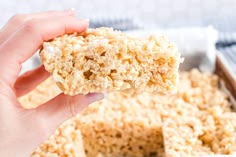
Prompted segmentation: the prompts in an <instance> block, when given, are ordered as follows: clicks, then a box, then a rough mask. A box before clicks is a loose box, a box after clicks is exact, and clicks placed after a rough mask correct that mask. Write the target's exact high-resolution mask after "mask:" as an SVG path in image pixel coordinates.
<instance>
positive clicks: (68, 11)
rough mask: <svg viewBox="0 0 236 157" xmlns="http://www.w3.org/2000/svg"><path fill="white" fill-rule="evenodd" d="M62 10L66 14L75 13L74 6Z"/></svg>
mask: <svg viewBox="0 0 236 157" xmlns="http://www.w3.org/2000/svg"><path fill="white" fill-rule="evenodd" d="M64 11H65V12H66V13H68V14H71V15H75V8H70V9H66V10H64Z"/></svg>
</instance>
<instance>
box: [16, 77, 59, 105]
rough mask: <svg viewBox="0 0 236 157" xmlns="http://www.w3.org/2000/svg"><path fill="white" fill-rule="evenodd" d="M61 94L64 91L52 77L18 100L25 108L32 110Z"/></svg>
mask: <svg viewBox="0 0 236 157" xmlns="http://www.w3.org/2000/svg"><path fill="white" fill-rule="evenodd" d="M48 89H50V90H48ZM60 93H62V91H61V90H60V89H59V88H58V86H56V83H55V82H54V81H52V78H51V77H50V78H48V79H47V80H45V81H44V82H43V83H41V84H40V85H38V86H37V87H36V88H35V89H34V90H32V91H31V92H30V93H28V94H27V95H26V96H22V97H20V98H19V99H18V100H19V102H20V103H21V104H22V106H23V107H24V108H27V109H30V108H35V107H37V106H39V105H41V104H43V103H45V102H47V101H49V100H50V99H52V98H54V97H55V96H57V95H59V94H60Z"/></svg>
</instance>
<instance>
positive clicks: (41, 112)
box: [36, 93, 104, 136]
mask: <svg viewBox="0 0 236 157" xmlns="http://www.w3.org/2000/svg"><path fill="white" fill-rule="evenodd" d="M103 98H104V96H103V94H101V93H91V94H87V95H81V94H79V95H76V96H68V95H64V94H60V95H58V96H56V97H55V98H53V99H51V100H50V101H48V102H46V103H45V104H43V105H40V106H39V107H38V108H36V110H37V116H39V117H38V118H40V119H41V121H43V125H44V127H43V128H45V127H46V128H45V129H46V130H45V134H48V135H46V136H49V135H50V134H52V133H53V132H54V131H55V130H56V128H58V126H59V125H60V124H61V123H63V122H64V121H66V120H67V119H69V118H71V117H73V116H75V115H76V114H77V113H79V112H81V111H82V110H83V109H84V108H85V107H86V106H87V105H88V104H90V103H93V102H95V101H98V100H101V99H103Z"/></svg>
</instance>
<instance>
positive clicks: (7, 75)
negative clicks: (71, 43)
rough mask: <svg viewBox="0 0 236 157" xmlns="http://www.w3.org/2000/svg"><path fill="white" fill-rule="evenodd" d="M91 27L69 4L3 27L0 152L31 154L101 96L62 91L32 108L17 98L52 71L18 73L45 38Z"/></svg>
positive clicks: (0, 40)
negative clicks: (71, 94) (65, 93)
mask: <svg viewBox="0 0 236 157" xmlns="http://www.w3.org/2000/svg"><path fill="white" fill-rule="evenodd" d="M87 27H88V21H85V20H78V19H77V18H76V17H75V13H74V11H73V10H66V11H49V12H43V13H34V14H22V15H16V16H14V17H12V18H11V19H10V20H9V21H8V23H7V24H6V25H5V26H4V27H3V28H2V29H1V30H0V125H1V127H0V137H1V142H0V156H7V157H16V156H17V157H26V156H30V154H31V153H32V152H33V151H34V150H35V149H36V148H37V147H38V146H39V145H40V144H41V143H42V142H43V141H44V140H46V139H47V138H48V137H49V136H50V135H51V134H53V132H54V131H55V129H56V128H57V127H58V126H59V125H60V124H61V123H62V122H64V121H65V120H67V119H69V118H71V117H73V116H74V113H79V112H80V111H81V110H82V109H83V108H84V107H86V106H87V105H88V104H90V103H92V102H94V101H97V100H100V99H102V98H103V94H100V93H93V94H88V95H81V94H79V95H76V96H73V97H71V96H67V95H64V94H60V95H58V96H56V97H55V98H53V99H51V100H49V101H48V102H46V103H45V104H41V105H40V106H39V107H37V108H35V109H30V110H29V109H28V110H27V109H24V108H22V107H21V104H20V103H19V102H18V100H17V98H18V97H20V96H23V95H25V94H27V93H29V92H30V91H31V90H33V89H34V88H35V87H36V86H37V85H38V84H40V83H41V82H43V81H44V80H45V79H46V78H48V77H49V73H48V72H47V71H46V70H45V69H44V67H43V66H40V67H38V68H37V69H35V70H32V71H29V72H27V73H25V74H23V75H21V76H19V73H20V70H21V65H22V63H23V62H24V61H26V60H27V59H29V58H30V57H31V56H32V55H33V54H34V53H35V52H36V51H37V50H38V49H39V48H40V47H41V45H42V43H43V41H48V40H50V39H53V38H55V37H57V36H60V35H62V34H65V33H72V32H83V31H85V30H86V29H87ZM71 109H73V112H74V113H72V112H71Z"/></svg>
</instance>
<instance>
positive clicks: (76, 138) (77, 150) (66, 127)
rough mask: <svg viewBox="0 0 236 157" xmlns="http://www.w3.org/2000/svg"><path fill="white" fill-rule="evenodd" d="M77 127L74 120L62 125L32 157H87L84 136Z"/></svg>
mask: <svg viewBox="0 0 236 157" xmlns="http://www.w3.org/2000/svg"><path fill="white" fill-rule="evenodd" d="M76 126H77V125H76V123H75V122H74V121H73V120H70V121H67V122H65V123H64V124H62V125H61V126H60V128H58V129H57V130H56V131H55V133H54V135H52V136H51V137H50V138H49V139H48V140H46V141H45V142H44V143H43V144H42V145H40V147H38V148H37V149H36V150H35V151H34V152H33V153H32V155H31V157H87V156H86V155H85V151H84V143H83V138H82V135H81V133H80V130H78V129H76ZM52 141H53V142H52Z"/></svg>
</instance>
